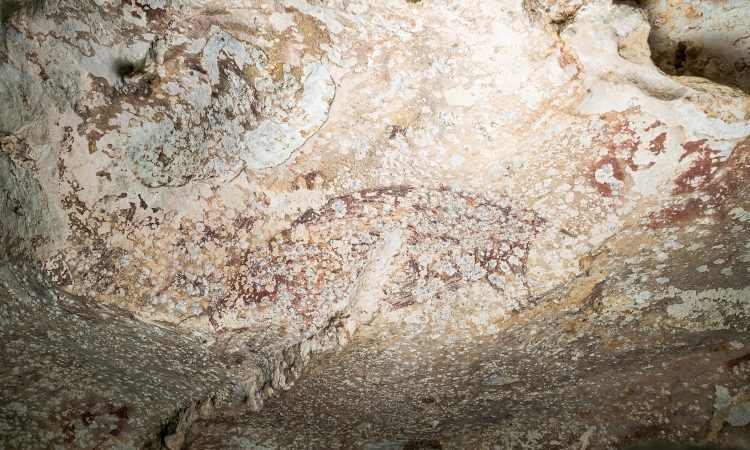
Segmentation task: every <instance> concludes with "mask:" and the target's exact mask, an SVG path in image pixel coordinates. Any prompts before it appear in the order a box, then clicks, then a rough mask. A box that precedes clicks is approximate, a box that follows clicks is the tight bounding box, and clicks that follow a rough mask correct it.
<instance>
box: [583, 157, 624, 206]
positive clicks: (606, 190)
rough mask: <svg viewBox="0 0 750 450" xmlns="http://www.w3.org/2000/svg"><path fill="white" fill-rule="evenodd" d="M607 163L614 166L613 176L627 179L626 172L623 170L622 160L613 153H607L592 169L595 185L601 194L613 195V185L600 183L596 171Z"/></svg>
mask: <svg viewBox="0 0 750 450" xmlns="http://www.w3.org/2000/svg"><path fill="white" fill-rule="evenodd" d="M607 164H609V165H611V166H612V176H613V177H615V178H617V179H618V180H619V181H622V180H624V179H625V172H624V171H623V170H622V167H620V162H619V161H618V160H617V158H615V157H614V156H613V155H611V154H610V155H607V156H605V157H604V158H602V159H600V160H599V162H598V163H597V165H596V166H594V167H593V168H592V169H591V181H592V184H593V185H594V187H595V188H596V190H597V191H599V193H600V194H602V195H606V196H608V197H609V196H611V195H612V186H610V185H609V184H608V183H600V182H598V181H596V171H597V169H599V168H600V167H604V166H606V165H607Z"/></svg>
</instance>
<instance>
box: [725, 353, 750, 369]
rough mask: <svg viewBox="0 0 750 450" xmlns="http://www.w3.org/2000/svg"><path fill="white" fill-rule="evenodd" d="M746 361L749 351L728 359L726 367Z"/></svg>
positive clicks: (749, 357)
mask: <svg viewBox="0 0 750 450" xmlns="http://www.w3.org/2000/svg"><path fill="white" fill-rule="evenodd" d="M748 361H750V352H748V353H745V354H744V355H742V356H740V357H738V358H734V359H730V360H729V361H727V367H729V368H730V369H731V368H732V367H734V366H739V365H740V364H742V363H746V362H748Z"/></svg>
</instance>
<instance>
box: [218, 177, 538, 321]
mask: <svg viewBox="0 0 750 450" xmlns="http://www.w3.org/2000/svg"><path fill="white" fill-rule="evenodd" d="M545 227H549V225H548V224H547V221H546V220H545V219H543V218H542V217H540V216H538V215H537V214H536V213H534V212H533V211H530V210H528V209H525V208H521V207H518V206H517V205H514V204H513V203H512V202H511V201H510V200H509V199H508V198H506V197H499V196H493V195H488V194H482V195H477V194H473V193H469V192H464V191H456V190H451V189H448V188H441V189H425V188H415V187H410V186H393V187H388V188H381V189H372V190H364V191H359V192H356V193H354V194H351V195H345V196H342V197H337V198H334V199H332V200H330V201H329V202H328V203H327V204H326V205H325V206H323V207H322V208H320V209H318V210H312V209H310V210H308V211H307V212H305V213H304V214H302V215H301V216H300V217H299V218H298V219H297V220H295V221H294V222H293V223H292V225H291V226H290V227H289V228H288V229H286V230H285V231H284V232H282V233H281V234H280V235H279V236H277V237H276V238H274V239H271V240H270V241H269V242H267V243H265V244H264V245H260V246H258V247H256V248H254V249H251V250H249V251H248V252H247V253H246V254H245V257H244V261H243V262H242V263H241V264H240V266H239V268H238V269H237V271H236V274H235V278H234V282H233V286H232V293H231V294H230V295H228V296H227V297H226V298H224V299H223V300H222V301H221V302H219V303H217V304H215V305H214V306H213V307H212V308H211V311H210V320H211V322H212V323H213V324H214V326H216V327H218V328H223V327H227V328H233V327H240V326H245V325H250V324H251V323H252V322H254V321H258V320H262V319H263V318H264V317H265V316H267V315H268V316H269V317H270V316H271V315H272V314H273V311H276V310H278V311H281V310H285V311H293V312H294V313H295V314H298V315H299V318H300V320H301V321H302V323H306V324H313V323H315V324H318V323H319V322H320V323H323V321H324V320H327V318H328V317H329V316H330V315H331V313H335V311H336V310H342V308H345V307H346V306H347V305H350V304H352V303H353V302H354V303H356V302H357V299H356V298H355V297H356V296H357V295H359V293H360V292H359V290H360V289H361V284H362V281H361V280H362V279H363V277H366V276H367V274H366V272H368V271H375V270H382V267H373V265H374V264H371V263H370V262H371V261H372V260H373V258H375V257H376V256H374V255H382V254H383V251H382V247H383V246H387V245H391V246H392V247H393V248H392V249H391V250H390V251H389V252H386V253H388V255H389V257H388V258H383V259H381V260H378V261H377V265H379V266H382V265H388V266H389V270H388V271H387V272H384V273H383V275H382V276H381V280H380V281H381V286H382V299H383V300H384V301H385V302H386V303H387V304H388V305H389V306H390V307H391V308H401V307H404V306H408V305H410V304H414V303H422V302H428V301H430V300H434V299H435V298H436V297H437V296H439V294H440V293H441V292H443V291H446V290H452V289H456V288H458V287H460V286H462V285H465V284H467V283H471V282H475V281H479V280H484V281H486V282H487V283H489V284H490V285H491V286H493V287H494V289H495V290H496V291H498V293H499V294H500V295H501V296H503V297H504V298H505V299H506V301H507V305H506V306H507V308H508V309H509V310H514V309H518V308H520V307H521V306H522V305H523V303H525V302H529V301H531V300H532V295H531V293H530V289H529V284H528V280H527V272H528V258H529V249H530V246H531V243H532V241H533V240H534V238H535V236H536V235H537V234H538V233H539V232H540V231H541V230H542V229H543V228H545ZM394 236H395V237H394ZM394 241H395V242H394Z"/></svg>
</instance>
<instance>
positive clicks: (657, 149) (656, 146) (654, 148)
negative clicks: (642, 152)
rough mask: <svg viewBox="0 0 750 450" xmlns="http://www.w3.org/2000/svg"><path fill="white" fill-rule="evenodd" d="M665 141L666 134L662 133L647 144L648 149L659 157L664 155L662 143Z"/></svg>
mask: <svg viewBox="0 0 750 450" xmlns="http://www.w3.org/2000/svg"><path fill="white" fill-rule="evenodd" d="M666 139H667V133H662V134H660V135H658V136H656V137H655V138H653V139H652V140H651V142H649V144H648V149H649V151H651V152H652V153H655V154H657V155H660V154H662V153H664V149H665V145H664V141H665V140H666Z"/></svg>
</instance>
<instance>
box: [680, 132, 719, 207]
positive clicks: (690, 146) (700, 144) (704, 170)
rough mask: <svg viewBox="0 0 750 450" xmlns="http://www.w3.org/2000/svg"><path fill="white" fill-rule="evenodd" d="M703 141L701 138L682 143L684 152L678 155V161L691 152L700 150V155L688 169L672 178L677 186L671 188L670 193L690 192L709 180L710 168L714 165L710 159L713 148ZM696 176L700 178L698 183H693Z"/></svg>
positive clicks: (710, 176)
mask: <svg viewBox="0 0 750 450" xmlns="http://www.w3.org/2000/svg"><path fill="white" fill-rule="evenodd" d="M705 143H706V140H705V139H701V140H699V141H690V142H686V143H684V144H682V148H684V149H685V153H684V154H683V155H682V156H681V157H680V161H682V160H683V159H685V158H686V157H687V156H688V155H691V154H693V153H698V152H700V153H702V155H701V156H700V157H699V158H698V159H696V160H695V161H694V162H693V164H692V165H691V166H690V168H689V169H688V170H686V171H685V172H683V173H682V174H680V176H678V177H677V178H676V179H675V180H674V182H675V184H676V185H677V186H676V187H675V188H674V189H673V190H672V194H684V193H686V192H692V191H694V190H696V189H698V188H701V187H703V186H705V185H706V184H708V182H709V181H710V180H711V178H712V172H711V169H712V168H713V167H714V162H713V161H712V156H713V155H712V154H713V153H714V150H713V149H712V148H711V147H709V146H707V145H705ZM696 178H701V180H700V182H699V183H697V184H694V183H693V181H694V180H695V179H696Z"/></svg>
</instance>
